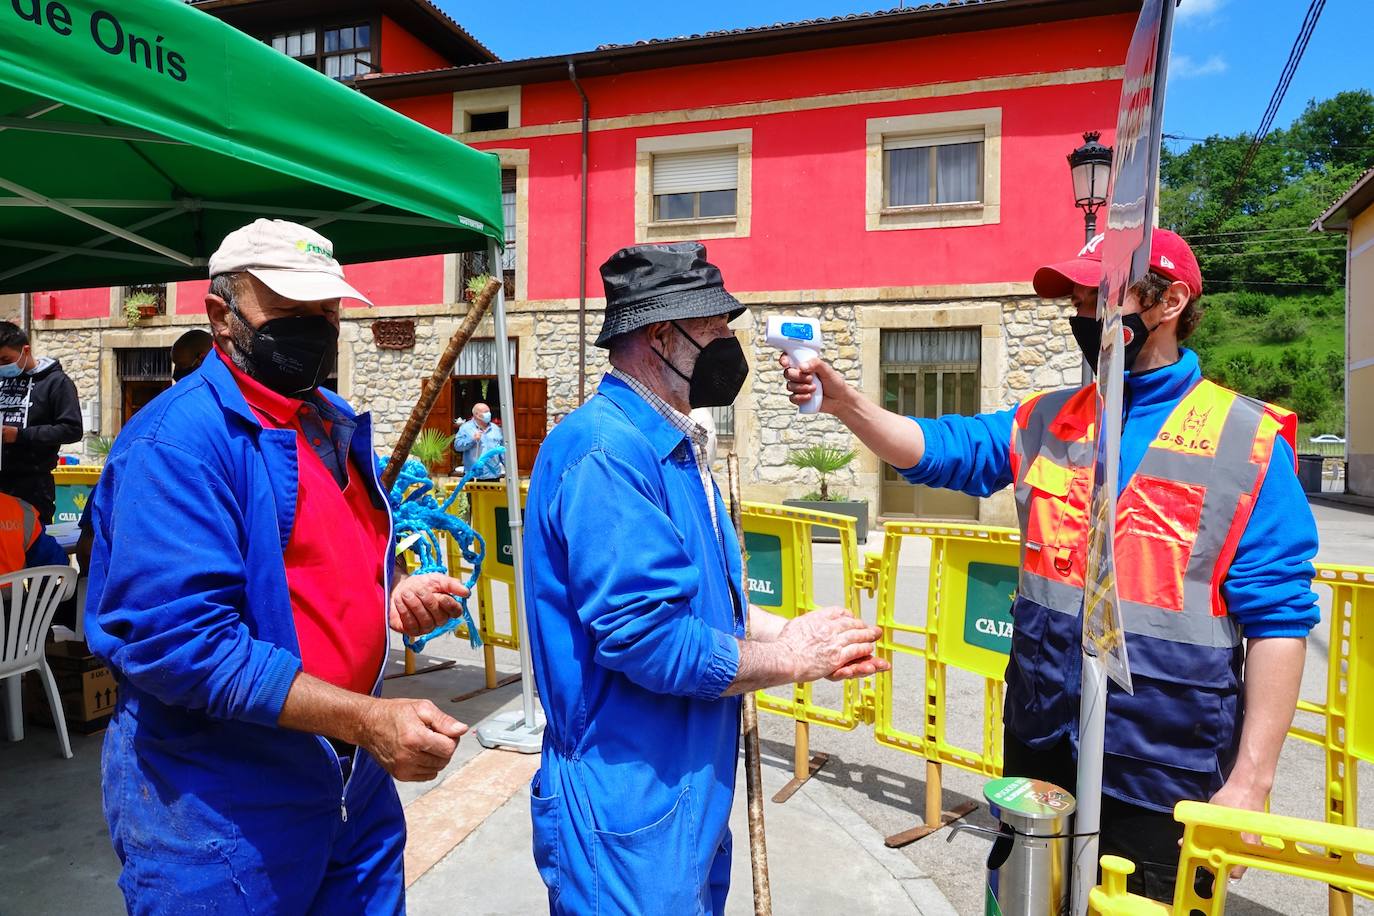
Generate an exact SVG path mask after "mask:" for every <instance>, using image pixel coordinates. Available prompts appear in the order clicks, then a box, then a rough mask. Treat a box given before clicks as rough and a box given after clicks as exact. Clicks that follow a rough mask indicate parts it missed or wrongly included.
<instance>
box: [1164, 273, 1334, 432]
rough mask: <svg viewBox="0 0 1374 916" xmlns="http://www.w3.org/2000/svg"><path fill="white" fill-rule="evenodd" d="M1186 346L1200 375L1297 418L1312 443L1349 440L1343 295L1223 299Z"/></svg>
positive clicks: (1210, 307)
mask: <svg viewBox="0 0 1374 916" xmlns="http://www.w3.org/2000/svg"><path fill="white" fill-rule="evenodd" d="M1203 303H1204V305H1205V308H1206V312H1205V316H1204V318H1203V320H1202V325H1201V326H1200V327H1199V328H1198V330H1197V332H1196V333H1195V334H1194V335H1193V337H1192V338H1191V339H1190V340H1189V341H1188V346H1190V347H1192V348H1193V349H1195V350H1196V351H1197V352H1198V356H1199V358H1200V359H1201V361H1202V371H1203V372H1204V373H1205V374H1206V375H1207V376H1208V377H1209V378H1212V379H1215V380H1216V381H1218V382H1220V383H1221V384H1223V385H1226V386H1227V387H1229V388H1234V389H1235V390H1237V391H1240V392H1242V393H1244V394H1248V395H1252V396H1254V397H1257V398H1261V399H1263V400H1266V401H1270V402H1273V403H1275V404H1279V405H1282V406H1283V407H1287V408H1289V409H1290V410H1293V411H1296V412H1297V414H1298V419H1299V421H1300V434H1299V435H1300V446H1299V447H1300V448H1301V445H1302V443H1305V442H1306V440H1307V438H1308V437H1309V436H1315V435H1318V434H1321V433H1335V434H1337V435H1344V433H1345V395H1344V391H1345V294H1344V293H1343V292H1342V291H1339V290H1337V291H1334V292H1331V293H1323V294H1320V295H1309V296H1274V295H1267V294H1263V293H1254V292H1235V293H1217V294H1214V295H1208V296H1206V298H1205V299H1204V300H1203Z"/></svg>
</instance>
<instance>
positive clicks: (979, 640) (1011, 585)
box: [964, 563, 1016, 655]
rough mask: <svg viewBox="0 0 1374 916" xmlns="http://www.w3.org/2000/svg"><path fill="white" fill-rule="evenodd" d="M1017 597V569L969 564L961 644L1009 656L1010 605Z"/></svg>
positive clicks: (984, 564)
mask: <svg viewBox="0 0 1374 916" xmlns="http://www.w3.org/2000/svg"><path fill="white" fill-rule="evenodd" d="M1015 598H1016V567H1014V566H1004V565H1003V564H1001V563H970V564H969V565H968V594H967V597H966V598H965V601H966V602H967V603H966V604H965V605H964V642H966V643H968V644H969V645H971V646H978V647H979V648H980V649H987V650H989V651H991V652H1000V653H1002V654H1003V655H1008V654H1010V653H1011V633H1012V622H1011V603H1012V601H1013V600H1014V599H1015Z"/></svg>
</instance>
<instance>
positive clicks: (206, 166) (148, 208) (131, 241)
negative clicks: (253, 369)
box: [0, 0, 503, 293]
mask: <svg viewBox="0 0 1374 916" xmlns="http://www.w3.org/2000/svg"><path fill="white" fill-rule="evenodd" d="M258 216H269V217H281V218H284V219H292V220H295V221H297V222H302V223H307V224H313V225H315V226H316V227H318V228H319V229H320V230H321V231H322V232H324V234H325V235H327V236H328V237H329V238H331V239H332V240H333V241H334V244H335V248H336V254H337V255H338V257H339V259H340V260H341V261H345V262H358V261H369V260H384V259H387V258H397V257H406V256H415V255H423V254H437V253H447V252H456V251H469V250H478V249H482V248H485V247H486V246H487V243H488V241H489V240H490V241H496V242H497V243H498V244H499V243H500V242H501V240H502V238H503V234H502V233H503V229H502V214H501V194H500V166H499V163H498V161H497V159H496V157H494V156H492V155H490V154H487V153H481V152H478V151H476V150H473V149H470V148H468V147H466V146H463V145H462V144H460V143H457V142H455V141H454V140H452V139H450V138H448V137H445V136H443V135H441V134H437V133H435V132H434V131H432V130H430V129H428V128H426V127H424V126H422V125H420V124H417V123H416V122H414V121H412V120H410V119H409V118H407V117H405V116H403V115H400V114H398V113H396V112H394V111H391V110H390V109H388V108H385V107H384V106H382V105H379V104H377V103H375V102H373V101H372V100H370V99H367V98H364V97H363V96H362V95H360V94H359V93H357V92H355V91H353V90H351V89H349V88H347V87H346V86H344V85H342V84H340V83H338V82H336V81H334V80H332V79H330V78H328V77H326V76H324V75H323V74H320V73H317V72H315V71H314V70H311V69H310V68H308V67H306V66H303V65H302V64H299V63H297V62H296V61H293V60H291V59H290V58H288V57H286V56H285V55H283V54H280V53H279V52H277V51H275V50H273V49H272V48H271V47H269V46H267V45H265V44H263V43H262V42H259V41H256V40H255V39H253V38H251V37H249V36H247V35H245V34H243V33H242V32H239V31H238V30H236V29H234V28H232V27H230V26H228V25H226V24H224V23H223V22H220V21H219V20H217V19H215V18H213V17H211V16H209V15H207V14H205V13H203V12H201V11H199V10H197V9H195V8H194V7H191V6H188V5H186V4H184V3H181V2H176V0H5V2H2V3H0V293H6V292H22V291H26V290H44V289H69V288H73V287H86V286H105V285H127V284H132V283H151V282H161V281H169V280H181V279H193V278H197V277H204V275H205V263H206V259H207V258H208V257H209V255H210V253H211V252H213V251H214V249H215V248H216V247H217V245H218V244H219V241H220V239H222V238H223V237H224V236H225V235H226V234H227V233H228V232H230V231H231V230H233V229H235V228H237V227H238V226H241V225H243V224H244V223H246V222H248V221H250V220H251V219H253V218H256V217H258Z"/></svg>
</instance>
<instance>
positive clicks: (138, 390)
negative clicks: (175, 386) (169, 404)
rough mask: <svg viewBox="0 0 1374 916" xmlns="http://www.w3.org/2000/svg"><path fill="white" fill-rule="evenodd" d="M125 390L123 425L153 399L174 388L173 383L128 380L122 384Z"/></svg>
mask: <svg viewBox="0 0 1374 916" xmlns="http://www.w3.org/2000/svg"><path fill="white" fill-rule="evenodd" d="M122 387H123V388H124V404H123V408H124V409H123V411H122V421H121V425H122V424H123V423H128V422H129V420H130V419H131V418H132V417H133V415H134V414H136V413H138V412H139V411H140V410H142V409H143V408H144V407H146V406H147V405H148V402H150V401H151V400H152V399H153V398H155V397H157V396H158V395H159V394H162V392H164V391H166V390H167V389H168V388H171V387H172V383H171V381H170V380H169V381H165V382H164V381H154V380H144V379H140V380H131V379H126V380H124V381H123V383H122Z"/></svg>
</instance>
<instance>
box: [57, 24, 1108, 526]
mask: <svg viewBox="0 0 1374 916" xmlns="http://www.w3.org/2000/svg"><path fill="white" fill-rule="evenodd" d="M200 5H201V6H202V8H204V9H206V10H207V12H210V13H211V14H214V15H222V16H223V17H224V18H225V19H227V20H228V21H230V22H231V23H232V24H234V25H236V26H238V27H240V28H243V29H245V30H246V31H249V32H250V33H251V34H254V35H256V36H258V37H260V38H263V39H264V40H268V41H273V42H274V43H276V44H279V45H282V44H285V42H283V40H282V36H290V35H292V34H295V35H296V36H297V40H296V41H295V42H294V43H290V44H289V45H286V46H284V47H283V50H284V51H287V52H290V51H292V50H294V51H295V52H296V53H295V55H294V56H299V57H301V58H302V60H303V62H304V63H306V64H307V65H311V66H316V67H317V68H319V69H325V68H326V66H332V67H333V68H334V69H335V70H341V69H343V68H347V67H349V66H351V67H352V68H353V71H354V73H355V78H354V79H353V80H351V82H352V84H353V85H354V86H355V87H356V88H357V89H358V90H359V91H362V92H364V93H366V94H368V95H370V96H372V97H374V98H376V99H378V100H379V101H381V102H383V103H384V104H387V105H389V106H391V107H393V108H395V109H397V110H398V111H401V112H403V113H405V114H407V115H408V116H410V117H412V118H414V119H416V120H418V121H420V122H422V123H424V124H427V125H428V126H430V127H432V128H433V129H435V130H437V131H440V132H442V133H447V134H451V135H453V136H455V137H457V138H458V139H460V140H462V141H463V142H465V143H468V144H470V145H472V146H475V147H478V148H481V149H486V150H490V151H491V152H493V153H495V154H496V155H498V156H499V157H500V158H501V161H502V163H503V165H504V167H505V170H504V174H505V188H504V190H505V195H506V215H507V222H508V224H509V225H508V231H507V237H508V250H507V252H506V255H505V258H504V261H503V264H502V269H503V270H504V271H505V274H506V277H507V281H508V291H509V295H510V308H511V312H512V322H511V324H512V334H513V336H515V337H516V338H517V341H516V343H515V353H516V360H517V373H518V375H520V376H521V377H523V378H526V379H530V380H534V379H542V380H543V381H542V382H541V383H534V382H530V383H527V384H526V385H525V386H523V389H522V390H523V391H524V394H523V395H519V396H517V401H519V400H521V398H522V397H524V398H529V399H534V400H538V401H541V402H542V403H539V404H534V403H532V402H531V403H526V404H521V405H518V406H520V407H521V408H522V409H526V410H529V409H534V408H535V407H540V408H542V409H543V410H544V411H545V414H546V421H545V422H546V424H552V423H553V422H555V421H556V419H557V418H558V416H560V415H561V414H563V413H566V412H567V411H568V410H571V409H573V408H574V407H575V406H576V404H577V403H578V401H579V397H580V396H581V395H582V394H585V395H587V396H590V394H591V393H592V392H594V391H595V386H596V384H597V382H598V381H599V379H600V375H601V373H602V371H604V368H605V362H604V358H603V356H604V355H603V354H602V352H601V351H599V350H597V349H595V348H594V347H591V345H590V343H589V341H590V339H591V338H593V337H594V336H595V334H596V332H597V330H598V328H599V326H600V323H601V313H602V308H603V307H604V302H603V300H602V298H601V287H600V279H599V275H598V273H597V267H598V265H599V264H600V263H601V262H602V261H603V260H605V258H606V257H607V256H608V255H609V254H610V253H611V252H613V251H614V250H616V249H617V248H620V247H622V246H624V245H630V244H636V243H640V242H652V241H673V240H683V239H701V240H702V241H704V242H705V244H706V246H707V248H708V251H709V252H710V257H711V259H712V260H713V261H715V262H716V263H718V264H719V265H720V267H721V268H722V270H723V272H724V275H725V278H726V283H727V286H728V287H729V288H730V289H731V290H732V291H733V292H734V293H735V294H736V295H737V296H739V298H740V299H741V300H742V301H744V302H745V303H746V304H747V305H748V306H749V313H748V315H746V316H742V317H741V318H740V319H739V321H738V322H737V323H736V325H737V327H738V328H739V331H740V334H741V337H742V338H743V339H744V342H745V345H746V351H747V352H749V353H750V354H751V355H752V357H753V359H754V372H753V373H752V375H751V377H750V381H749V383H748V385H747V387H746V389H745V391H744V393H743V394H742V396H741V398H740V401H739V403H738V404H737V406H736V409H735V410H734V411H721V412H719V413H718V415H717V423H718V427H719V433H720V435H721V437H722V440H723V441H724V442H725V443H727V444H728V445H731V446H733V447H734V448H735V449H736V450H737V451H738V452H739V453H740V455H741V462H742V466H743V467H744V468H746V469H747V474H748V480H747V494H746V495H748V496H751V497H754V498H764V499H774V500H777V499H781V498H784V497H795V496H799V495H802V494H803V493H804V491H806V490H809V489H813V488H814V481H809V480H807V479H806V478H805V476H804V474H805V472H798V471H796V470H795V469H793V468H791V467H789V466H788V465H787V463H786V461H787V457H788V455H789V454H790V453H791V452H792V451H793V450H794V449H795V448H797V447H800V446H804V445H813V444H820V443H826V444H833V445H836V446H838V447H841V448H849V447H852V446H853V445H854V442H853V440H852V439H851V438H850V437H849V435H848V434H847V433H846V432H845V431H844V430H843V429H842V428H841V427H840V426H839V425H838V424H837V423H834V422H833V421H831V420H830V419H829V418H819V419H811V418H808V419H804V420H803V419H798V418H797V417H796V414H795V410H794V409H793V408H792V407H791V406H790V405H789V404H788V403H787V401H786V398H785V397H784V395H783V391H782V386H781V384H780V380H779V376H778V373H777V371H776V368H775V367H774V366H773V359H774V356H775V354H773V353H772V352H771V351H767V350H766V349H765V348H763V346H762V340H761V335H756V334H755V329H756V328H761V327H762V325H763V323H764V320H765V319H766V317H767V315H769V314H772V313H801V314H808V315H815V316H818V317H820V318H821V319H822V322H823V328H824V330H825V332H826V335H827V340H826V350H827V354H828V355H829V356H830V357H831V358H832V359H833V360H834V362H835V364H836V366H837V368H840V369H841V371H843V372H845V374H846V375H848V376H849V377H850V378H851V379H852V380H853V381H854V382H855V383H856V384H858V385H859V386H860V387H861V388H862V389H863V390H864V391H865V392H866V393H867V394H869V395H870V396H871V397H873V398H874V399H875V400H879V401H881V402H883V403H885V404H886V405H887V406H889V407H891V408H893V409H898V410H902V411H904V412H907V413H911V414H916V415H923V414H933V413H942V412H950V411H956V412H965V413H968V412H976V411H979V410H989V409H995V408H998V407H1002V406H1005V405H1008V404H1010V403H1014V402H1015V401H1016V400H1017V399H1019V398H1020V397H1021V396H1024V395H1025V394H1026V393H1028V392H1030V391H1032V390H1036V389H1039V388H1043V387H1050V386H1056V385H1060V384H1065V383H1072V382H1074V381H1076V379H1077V375H1078V364H1079V363H1078V357H1077V355H1076V354H1077V351H1076V349H1075V347H1074V345H1073V344H1072V341H1071V339H1070V338H1069V335H1068V331H1067V323H1066V322H1065V321H1064V319H1065V318H1066V317H1067V311H1066V309H1065V308H1064V306H1063V304H1062V303H1043V302H1041V301H1039V300H1037V299H1035V298H1034V296H1033V293H1032V292H1031V288H1030V283H1029V281H1030V277H1031V275H1032V274H1033V272H1034V270H1035V268H1036V267H1037V266H1039V265H1040V264H1042V263H1045V262H1046V261H1048V260H1052V259H1059V258H1062V257H1064V256H1065V255H1066V254H1067V253H1069V252H1072V251H1073V250H1075V249H1076V247H1077V246H1078V245H1079V244H1081V240H1082V237H1083V223H1082V216H1081V213H1080V212H1079V211H1078V210H1076V209H1075V208H1074V207H1073V205H1072V194H1071V189H1070V186H1069V175H1068V168H1067V165H1066V163H1065V156H1066V154H1067V153H1068V152H1069V151H1070V150H1072V149H1073V148H1074V147H1075V146H1077V145H1078V144H1079V143H1080V142H1081V136H1082V133H1083V132H1084V131H1086V130H1101V131H1103V134H1104V141H1103V142H1106V143H1110V142H1111V140H1110V137H1111V127H1112V125H1113V124H1114V121H1115V112H1116V105H1117V100H1118V97H1119V94H1120V78H1121V64H1122V62H1123V60H1124V58H1125V52H1126V46H1127V44H1128V42H1129V39H1130V32H1131V28H1132V26H1133V24H1134V8H1133V7H1134V6H1135V5H1134V4H1132V3H1130V2H1085V0H987V2H982V3H966V4H961V5H952V6H934V7H929V8H918V9H913V10H903V11H894V12H891V13H884V14H874V15H870V16H861V17H848V18H846V19H842V20H836V21H826V22H811V23H800V24H792V25H780V26H772V27H767V28H761V29H755V30H746V31H742V32H733V33H722V34H717V35H712V34H708V35H705V36H699V37H694V38H686V39H674V40H668V41H658V42H649V43H644V44H639V45H633V46H625V47H611V48H603V49H599V50H597V51H592V52H586V53H583V54H574V55H570V56H563V57H557V58H541V59H534V60H524V61H509V62H505V61H497V60H495V58H494V56H493V55H491V54H490V52H489V51H487V50H486V49H485V48H483V47H482V46H481V45H480V44H479V43H477V42H476V41H475V40H474V39H472V38H471V36H467V35H466V33H465V32H463V31H462V30H461V29H460V28H458V27H457V26H456V25H454V24H452V23H451V22H449V21H448V20H447V19H446V18H445V17H443V16H442V14H439V13H438V12H437V10H434V9H433V8H432V7H430V6H429V5H428V4H427V3H424V2H423V0H388V2H380V0H379V2H373V3H370V4H363V5H360V6H359V7H358V8H357V9H356V10H353V11H347V10H345V11H340V9H339V5H338V4H331V5H328V8H327V9H328V11H326V8H325V5H324V4H312V3H309V2H303V0H294V2H287V0H276V2H273V0H256V2H247V3H245V2H242V0H237V2H230V0H211V2H207V3H203V4H200ZM317 7H318V8H317ZM249 13H251V15H249ZM345 23H352V25H351V26H348V25H346V24H345ZM362 23H366V25H367V32H366V34H365V35H363V36H362V37H363V38H365V39H366V40H365V41H363V40H360V34H361V33H359V32H358V31H357V29H358V28H359V25H360V24H362ZM344 28H352V29H353V30H354V31H353V32H352V41H353V43H354V44H355V45H358V46H363V45H366V47H365V48H362V49H361V50H358V51H357V53H355V55H354V57H355V58H356V60H355V61H354V62H353V63H352V64H340V63H334V64H327V62H326V60H325V55H326V54H327V53H330V54H334V55H335V59H336V60H337V58H338V55H339V54H340V53H341V52H339V51H338V48H339V47H341V46H342V38H339V37H336V38H334V39H331V40H329V41H326V39H327V37H328V36H327V33H328V32H329V31H330V30H342V29H344ZM311 29H314V30H315V31H314V33H313V41H314V45H315V47H314V48H313V49H311V50H309V51H307V50H305V49H306V47H307V44H308V42H309V40H308V39H306V38H305V37H304V35H305V34H307V33H308V32H309V31H310V30H311ZM344 37H347V36H344ZM289 40H290V39H289V38H288V39H287V41H289ZM326 44H328V46H329V50H326ZM364 70H366V71H367V72H368V75H366V76H361V75H356V74H360V73H361V72H362V71H364ZM584 99H585V108H584ZM584 111H585V115H586V117H585V119H584ZM584 144H585V149H586V152H587V157H586V163H585V182H584V163H583V149H584ZM584 202H585V212H586V221H585V232H584V230H583V218H582V214H583V206H584ZM584 251H585V258H584V257H583V252H584ZM483 268H484V265H482V264H481V263H479V262H475V261H474V260H473V259H471V258H470V257H469V258H462V257H457V256H450V257H436V258H426V259H419V260H414V261H402V262H389V263H385V264H370V265H358V266H355V267H350V268H348V274H349V277H350V279H351V280H352V282H354V283H355V284H357V285H359V286H360V287H361V288H362V289H364V290H366V291H367V292H368V293H369V295H371V296H372V297H373V301H374V303H375V304H376V308H373V309H350V310H349V312H348V319H347V320H346V322H345V328H344V335H343V336H344V340H343V348H342V350H341V354H340V368H339V377H338V385H339V388H340V390H341V391H342V392H343V393H345V394H346V395H348V396H350V397H352V398H353V399H354V401H355V402H356V403H358V404H359V405H360V406H362V407H370V408H372V409H373V410H374V411H375V412H376V413H377V414H378V415H379V419H380V420H381V423H380V424H379V426H380V428H381V429H382V431H383V434H384V435H387V434H394V433H395V432H397V431H399V426H400V424H401V422H402V421H403V419H404V414H405V412H406V410H407V409H408V407H409V403H410V402H411V401H412V400H413V397H414V394H415V392H416V391H417V390H418V385H419V379H420V377H421V376H422V375H425V374H427V370H426V368H425V367H426V366H431V365H432V363H433V358H434V356H435V355H437V351H438V349H439V347H440V346H441V342H442V340H443V339H445V338H446V337H447V334H448V332H449V330H450V329H451V328H452V327H454V326H456V324H457V322H458V321H459V320H460V318H461V313H462V310H463V308H464V305H463V299H462V293H461V287H462V285H463V280H464V277H465V275H466V274H468V273H471V272H473V271H474V270H479V269H483ZM203 290H204V286H203V284H193V283H183V284H177V285H175V287H174V288H172V289H169V290H167V292H166V302H167V304H166V308H165V312H166V314H162V315H157V316H153V317H150V318H147V319H144V320H142V321H140V322H139V324H138V326H136V327H133V328H129V327H125V326H124V325H125V322H124V320H123V311H122V308H120V302H121V301H122V296H123V291H118V290H116V291H110V290H99V291H90V290H87V291H71V292H61V293H52V294H40V295H39V296H37V297H36V298H35V319H37V320H36V327H37V329H38V330H39V333H40V336H41V337H42V339H43V348H44V349H45V351H47V352H57V354H58V355H62V356H64V362H66V363H68V364H69V366H70V363H71V362H72V361H73V360H74V359H81V360H83V361H84V360H90V359H92V358H94V360H95V361H96V363H97V364H98V365H99V367H100V369H99V378H98V379H97V380H96V381H97V387H98V388H99V391H100V400H101V409H100V411H99V412H100V415H101V419H102V428H103V429H105V430H106V431H107V432H108V431H110V430H111V429H112V428H115V427H117V425H118V423H119V422H120V420H122V418H123V414H124V413H125V412H126V409H127V407H128V406H130V405H128V404H127V403H126V401H127V399H126V398H125V399H121V398H119V397H118V395H117V392H119V391H120V390H121V386H125V381H126V380H125V379H123V378H121V377H120V375H119V373H120V369H119V365H120V360H121V357H120V355H119V351H120V350H121V349H142V348H149V347H157V346H164V345H165V343H164V339H168V338H174V337H175V336H176V334H178V333H180V331H181V330H184V327H182V325H184V324H190V323H195V322H199V321H201V320H202V319H203V312H202V311H201V303H200V298H201V296H202V294H203ZM396 318H399V319H402V320H411V321H414V322H415V323H416V330H417V335H416V336H417V342H416V348H415V349H414V350H413V351H390V350H382V349H379V348H378V347H377V346H376V344H375V342H374V340H373V335H372V333H371V330H370V326H371V324H372V323H373V322H375V321H376V320H378V319H396ZM580 323H581V324H580ZM580 327H581V328H582V331H581V332H580V331H579V328H580ZM580 334H581V335H584V336H581V337H580ZM582 340H585V341H587V343H586V344H585V345H584V344H583V343H582ZM470 350H471V351H472V352H471V353H469V354H465V358H464V362H463V363H462V364H460V367H459V370H458V373H457V376H456V377H455V381H454V383H453V387H452V390H451V391H450V392H446V393H445V397H444V399H443V401H442V403H441V406H440V408H439V410H438V411H437V412H436V414H435V415H434V416H433V417H432V418H431V422H432V424H433V425H436V426H447V425H449V424H451V423H452V421H453V420H454V419H457V418H458V417H459V416H461V415H464V414H465V411H466V409H467V408H468V407H470V403H471V401H472V400H473V399H474V398H477V397H485V398H488V399H489V398H490V396H491V394H493V393H494V392H492V391H491V389H490V388H488V387H486V386H485V383H484V380H485V379H486V378H488V377H489V374H490V372H491V363H492V358H491V357H492V355H493V354H492V352H491V351H492V344H491V342H490V341H489V340H487V341H480V342H478V343H476V344H474V345H473V346H472V347H471V348H470ZM69 354H70V355H69ZM128 361H129V360H128V359H127V358H125V362H128ZM85 395H87V391H86V390H85V389H84V388H83V396H85ZM116 401H119V402H120V403H119V409H118V410H115V409H114V408H113V404H114V403H115V402H116ZM500 409H501V408H500V406H499V405H498V411H500ZM845 474H846V475H847V477H846V478H843V479H841V480H839V481H832V486H835V485H836V484H838V487H839V489H843V490H847V491H849V493H850V495H851V496H853V497H858V498H865V499H867V500H868V501H869V502H870V504H871V506H872V507H873V509H874V510H875V511H876V512H881V513H883V514H886V515H917V516H922V517H942V518H967V519H974V518H977V519H981V520H983V521H1007V520H1009V513H1010V506H1009V504H1008V503H1007V502H1005V501H1002V500H999V499H993V500H988V501H984V503H983V505H981V506H980V505H979V504H978V503H977V502H975V501H974V500H972V499H967V498H964V497H959V496H951V495H948V494H940V493H935V492H932V491H924V490H922V489H921V488H911V487H908V486H906V485H905V484H903V483H900V482H898V481H897V480H896V479H895V477H894V476H893V475H892V474H891V472H885V471H884V469H882V468H881V467H879V466H878V465H877V463H876V461H874V460H873V459H872V458H871V456H867V455H861V456H860V459H859V460H857V461H856V462H855V463H854V464H853V465H852V466H851V468H850V469H849V470H848V471H846V472H845Z"/></svg>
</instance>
